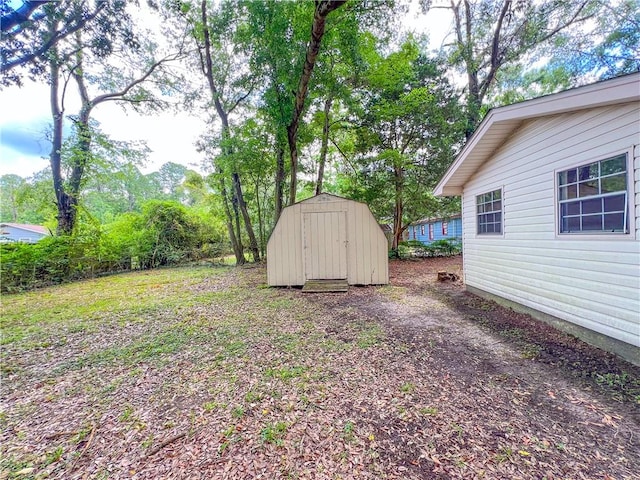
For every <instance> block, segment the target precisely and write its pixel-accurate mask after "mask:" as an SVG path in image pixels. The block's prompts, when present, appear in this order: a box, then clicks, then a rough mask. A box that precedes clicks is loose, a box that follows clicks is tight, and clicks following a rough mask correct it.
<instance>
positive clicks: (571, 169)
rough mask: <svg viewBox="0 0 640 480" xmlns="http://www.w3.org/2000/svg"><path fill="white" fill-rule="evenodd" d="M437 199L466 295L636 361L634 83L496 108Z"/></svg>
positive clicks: (633, 78)
mask: <svg viewBox="0 0 640 480" xmlns="http://www.w3.org/2000/svg"><path fill="white" fill-rule="evenodd" d="M434 193H435V194H436V195H446V196H453V195H462V218H463V248H464V280H465V284H466V286H467V289H469V290H470V291H472V292H473V293H476V294H479V295H482V296H485V297H489V298H493V299H496V300H499V301H501V302H502V303H507V304H509V305H510V306H512V307H514V308H516V309H519V310H524V311H526V312H528V313H530V314H532V315H533V316H534V317H537V318H539V319H542V320H545V321H548V322H549V323H552V324H554V325H556V326H558V327H560V328H563V329H565V330H567V331H570V332H571V333H573V334H574V335H577V336H579V337H581V338H583V339H584V340H586V341H588V342H590V343H592V344H595V345H598V346H600V347H601V348H605V349H607V350H610V351H614V352H616V353H618V354H620V355H622V356H624V357H625V358H627V359H629V360H631V361H632V362H634V363H637V364H640V350H639V349H638V347H640V74H638V73H635V74H631V75H627V76H623V77H619V78H615V79H612V80H607V81H603V82H599V83H595V84H592V85H587V86H584V87H579V88H575V89H572V90H567V91H564V92H560V93H557V94H553V95H548V96H544V97H540V98H536V99H533V100H529V101H525V102H522V103H518V104H514V105H508V106H505V107H500V108H496V109H493V110H491V111H490V112H489V113H488V114H487V116H486V117H485V119H484V120H483V121H482V123H481V124H480V126H479V127H478V129H477V130H476V132H475V133H474V135H473V136H472V137H471V138H470V139H469V140H468V142H467V144H466V145H465V147H464V148H463V149H462V151H461V152H460V154H459V155H458V157H457V158H456V160H455V161H454V163H453V165H452V166H451V168H450V169H449V170H448V171H447V173H446V174H445V175H444V177H443V179H442V180H441V181H440V183H439V184H438V185H437V186H436V188H435V191H434Z"/></svg>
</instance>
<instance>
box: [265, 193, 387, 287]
mask: <svg viewBox="0 0 640 480" xmlns="http://www.w3.org/2000/svg"><path fill="white" fill-rule="evenodd" d="M308 280H346V281H347V283H348V284H349V285H381V284H387V283H389V256H388V243H387V238H386V237H385V234H384V232H383V231H382V228H380V225H378V222H376V219H375V218H374V216H373V215H372V213H371V211H370V210H369V207H368V206H367V205H365V204H364V203H360V202H356V201H354V200H349V199H347V198H342V197H338V196H336V195H330V194H328V193H322V194H320V195H317V196H315V197H312V198H309V199H307V200H303V201H301V202H298V203H296V204H294V205H290V206H288V207H286V208H285V209H284V210H282V214H281V215H280V219H279V220H278V223H277V224H276V226H275V228H274V229H273V232H272V233H271V237H269V242H268V243H267V281H268V284H269V285H271V286H299V285H304V284H305V283H306V282H307V281H308Z"/></svg>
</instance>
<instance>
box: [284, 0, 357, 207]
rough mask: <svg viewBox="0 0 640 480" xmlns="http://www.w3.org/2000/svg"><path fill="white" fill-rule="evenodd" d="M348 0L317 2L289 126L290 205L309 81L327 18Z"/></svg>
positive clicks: (294, 183)
mask: <svg viewBox="0 0 640 480" xmlns="http://www.w3.org/2000/svg"><path fill="white" fill-rule="evenodd" d="M346 1H347V0H316V8H315V11H314V13H313V22H312V24H311V38H310V39H309V43H308V44H307V50H306V54H305V59H304V65H303V66H302V73H301V74H300V78H299V80H298V88H297V89H296V91H295V97H294V102H293V112H292V114H291V121H290V122H289V124H288V125H287V141H288V143H289V158H290V160H291V165H290V175H291V182H290V184H289V204H290V205H292V204H294V203H295V202H296V189H297V185H298V139H297V136H298V129H299V127H300V120H301V117H302V114H303V112H304V109H305V101H306V99H307V93H308V90H309V81H310V80H311V74H312V73H313V69H314V67H315V65H316V60H317V58H318V53H319V52H320V44H321V43H322V37H323V36H324V32H325V28H326V22H327V16H328V15H329V14H330V13H331V12H333V11H334V10H336V9H338V8H340V7H341V6H342V5H344V4H345V3H346Z"/></svg>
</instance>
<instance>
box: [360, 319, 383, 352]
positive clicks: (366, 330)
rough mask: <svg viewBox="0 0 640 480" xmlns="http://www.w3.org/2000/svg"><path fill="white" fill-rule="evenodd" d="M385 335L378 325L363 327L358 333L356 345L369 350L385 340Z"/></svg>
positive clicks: (371, 324) (372, 324)
mask: <svg viewBox="0 0 640 480" xmlns="http://www.w3.org/2000/svg"><path fill="white" fill-rule="evenodd" d="M384 338H385V334H384V331H383V330H382V327H380V325H378V324H377V323H370V324H368V325H365V326H363V327H362V329H361V330H360V331H359V332H358V336H357V340H356V344H357V345H358V347H360V348H369V347H373V346H374V345H377V344H378V343H380V342H381V341H382V340H384Z"/></svg>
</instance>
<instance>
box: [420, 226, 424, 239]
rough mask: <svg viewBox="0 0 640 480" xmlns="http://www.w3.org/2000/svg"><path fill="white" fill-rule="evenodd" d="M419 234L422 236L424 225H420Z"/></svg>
mask: <svg viewBox="0 0 640 480" xmlns="http://www.w3.org/2000/svg"><path fill="white" fill-rule="evenodd" d="M420 235H422V236H423V237H424V225H420Z"/></svg>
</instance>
